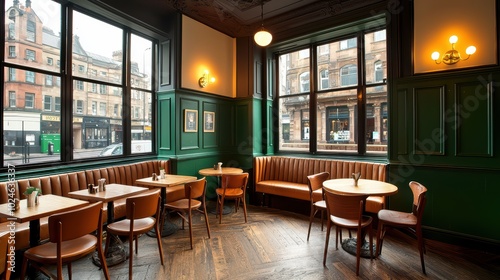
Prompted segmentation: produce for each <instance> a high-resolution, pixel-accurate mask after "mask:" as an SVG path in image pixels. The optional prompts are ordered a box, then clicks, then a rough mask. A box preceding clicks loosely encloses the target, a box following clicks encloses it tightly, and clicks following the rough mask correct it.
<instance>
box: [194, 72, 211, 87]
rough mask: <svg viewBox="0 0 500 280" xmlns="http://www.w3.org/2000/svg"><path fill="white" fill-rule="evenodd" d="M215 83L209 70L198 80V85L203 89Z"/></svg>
mask: <svg viewBox="0 0 500 280" xmlns="http://www.w3.org/2000/svg"><path fill="white" fill-rule="evenodd" d="M214 82H215V78H214V77H210V74H209V73H208V70H205V72H204V73H203V76H201V77H200V79H199V80H198V84H199V85H200V87H202V88H206V87H207V86H208V84H209V83H210V84H213V83H214Z"/></svg>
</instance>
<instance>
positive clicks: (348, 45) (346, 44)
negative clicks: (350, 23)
mask: <svg viewBox="0 0 500 280" xmlns="http://www.w3.org/2000/svg"><path fill="white" fill-rule="evenodd" d="M357 44H358V42H357V41H356V38H351V39H348V40H343V41H340V49H341V50H346V49H352V48H355V47H356V46H357Z"/></svg>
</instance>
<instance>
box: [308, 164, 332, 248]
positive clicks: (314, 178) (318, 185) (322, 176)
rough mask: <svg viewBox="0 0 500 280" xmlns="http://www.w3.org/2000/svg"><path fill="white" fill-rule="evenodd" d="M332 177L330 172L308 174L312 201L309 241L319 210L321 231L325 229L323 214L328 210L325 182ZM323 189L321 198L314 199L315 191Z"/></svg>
mask: <svg viewBox="0 0 500 280" xmlns="http://www.w3.org/2000/svg"><path fill="white" fill-rule="evenodd" d="M329 177H330V173H328V172H321V173H317V174H314V175H309V176H307V185H308V187H309V201H310V202H311V212H310V215H309V229H308V230H307V241H309V235H310V234H311V225H312V221H313V219H314V216H316V213H318V211H320V212H321V231H323V216H324V213H325V212H326V202H325V193H324V191H323V182H324V181H326V180H327V179H328V178H329ZM319 189H321V190H322V191H321V197H322V199H321V200H317V201H315V200H314V195H313V194H314V192H315V191H316V190H319Z"/></svg>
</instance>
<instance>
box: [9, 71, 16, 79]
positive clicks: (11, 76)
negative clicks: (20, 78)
mask: <svg viewBox="0 0 500 280" xmlns="http://www.w3.org/2000/svg"><path fill="white" fill-rule="evenodd" d="M15 80H16V69H15V68H9V81H11V82H14V81H15Z"/></svg>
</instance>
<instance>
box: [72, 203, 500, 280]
mask: <svg viewBox="0 0 500 280" xmlns="http://www.w3.org/2000/svg"><path fill="white" fill-rule="evenodd" d="M201 217H202V216H201V215H199V214H197V215H196V218H195V224H194V249H193V250H191V249H190V246H189V230H188V229H187V228H186V229H185V230H179V231H178V232H177V233H175V234H173V235H171V236H168V237H165V238H163V250H164V256H165V265H164V266H161V264H160V259H159V257H158V249H157V245H156V240H155V238H151V237H148V236H146V235H144V236H142V237H141V238H140V239H139V254H138V255H134V256H133V258H134V260H133V261H134V269H133V271H134V278H135V279H315V280H316V279H353V278H356V273H355V267H356V259H355V257H354V256H353V255H350V254H349V253H346V252H345V251H344V250H343V249H342V248H339V250H335V232H334V231H333V230H332V234H331V237H330V238H331V239H330V246H329V249H328V256H327V263H326V267H323V249H324V244H325V231H323V232H322V231H321V228H320V222H319V219H317V220H316V222H315V223H314V224H313V228H312V230H311V237H310V240H309V241H307V240H306V238H307V227H308V217H306V216H304V215H299V214H294V213H290V212H284V211H279V210H274V209H269V208H262V207H256V206H249V207H248V223H244V219H243V211H242V209H240V210H239V211H238V212H237V213H231V214H228V215H224V216H223V218H222V224H219V223H218V219H216V217H215V215H214V214H210V215H209V219H210V226H211V234H212V236H211V239H208V236H207V233H206V230H205V224H204V222H203V220H202V218H201ZM172 220H173V221H174V222H177V223H178V224H179V225H180V220H179V219H176V218H175V217H174V216H172ZM346 236H347V232H346V233H345V234H344V237H346ZM467 259H471V260H472V261H471V260H467ZM425 264H426V269H427V275H424V274H422V272H421V267H420V260H419V256H418V252H417V250H416V247H415V243H414V242H413V240H412V239H411V238H410V237H407V236H406V235H405V234H402V233H400V232H397V231H393V232H391V233H388V236H387V237H386V239H385V241H384V248H383V252H382V255H381V256H380V257H379V258H377V259H374V260H370V259H361V264H360V266H361V267H360V276H359V278H360V279H500V257H499V256H498V255H493V254H487V253H481V252H475V251H472V250H467V251H465V249H464V248H457V247H453V246H448V245H444V244H438V243H436V242H432V241H430V240H428V241H427V254H426V255H425ZM65 271H66V268H65ZM109 272H110V276H111V278H112V279H127V278H128V262H124V263H121V264H118V265H115V266H113V267H110V268H109ZM103 278H104V276H103V274H102V271H100V270H99V269H98V268H97V267H96V266H94V265H93V264H92V262H91V260H90V257H86V258H83V259H81V260H79V261H77V262H75V263H73V279H93V280H94V279H103Z"/></svg>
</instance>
